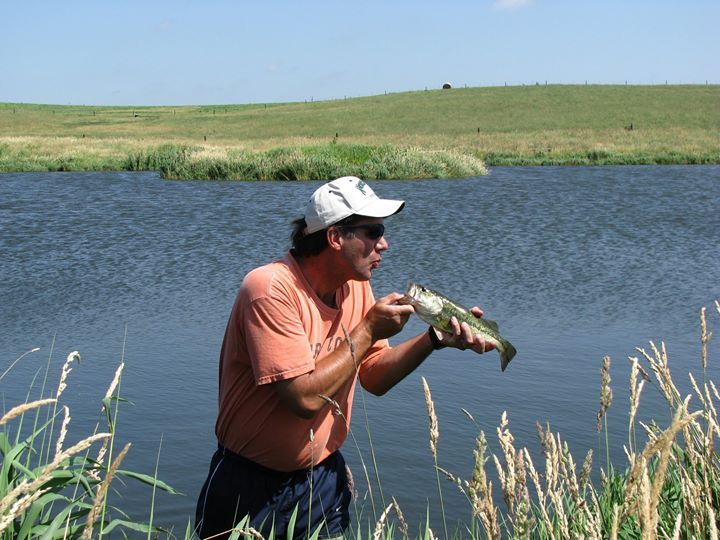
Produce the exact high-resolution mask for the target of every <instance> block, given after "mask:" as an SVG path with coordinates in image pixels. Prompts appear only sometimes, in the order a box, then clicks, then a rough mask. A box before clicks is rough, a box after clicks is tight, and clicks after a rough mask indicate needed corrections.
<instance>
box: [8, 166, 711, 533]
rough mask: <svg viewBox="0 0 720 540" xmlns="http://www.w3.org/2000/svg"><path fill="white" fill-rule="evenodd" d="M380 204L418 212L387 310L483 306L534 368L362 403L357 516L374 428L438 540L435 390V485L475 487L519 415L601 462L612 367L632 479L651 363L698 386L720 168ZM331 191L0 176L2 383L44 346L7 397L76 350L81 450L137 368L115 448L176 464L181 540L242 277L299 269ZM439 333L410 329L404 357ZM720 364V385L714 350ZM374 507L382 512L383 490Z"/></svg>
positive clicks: (499, 176) (614, 441)
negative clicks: (647, 354) (308, 226)
mask: <svg viewBox="0 0 720 540" xmlns="http://www.w3.org/2000/svg"><path fill="white" fill-rule="evenodd" d="M371 184H372V185H373V187H374V188H375V189H376V191H377V192H378V193H379V194H380V195H381V196H383V197H390V198H402V199H405V200H406V201H407V206H406V209H405V210H404V211H403V212H402V213H400V214H399V215H397V216H394V217H392V218H389V219H388V220H387V222H386V224H387V234H386V237H387V239H388V241H389V243H390V250H389V251H388V252H387V254H386V256H385V257H384V259H383V263H382V267H381V268H380V269H379V270H378V271H377V272H376V273H375V276H374V278H373V283H374V289H375V292H376V296H378V297H379V296H383V295H385V294H387V293H389V292H392V291H402V290H404V288H405V286H406V285H407V283H408V282H409V281H411V280H413V281H419V282H421V283H423V284H425V285H428V286H430V287H433V288H436V289H438V290H440V291H443V292H444V293H446V294H447V295H449V296H451V297H453V298H456V299H457V300H459V301H461V302H463V303H465V304H468V305H474V304H475V305H479V306H481V307H482V308H483V309H485V311H486V316H487V317H489V318H492V319H494V320H496V321H498V322H499V323H500V327H501V330H502V332H503V334H504V335H506V336H507V337H508V338H509V339H511V340H512V342H513V343H514V344H515V346H516V348H517V349H518V355H517V357H516V358H515V359H514V360H513V362H512V363H511V364H510V367H509V368H508V370H507V371H506V372H505V373H501V372H500V369H499V360H498V356H497V353H495V352H490V353H487V354H486V355H484V356H477V355H474V354H472V353H470V352H460V351H456V350H448V349H444V350H441V351H438V352H436V353H434V354H433V355H432V356H431V357H430V358H429V359H428V360H426V361H425V363H424V364H423V365H422V366H421V367H420V368H419V369H418V370H417V371H416V372H415V373H413V374H412V375H411V376H409V377H408V378H407V379H406V380H405V381H403V382H402V383H401V384H399V385H398V386H397V387H396V388H394V389H393V390H392V391H391V392H390V393H389V394H388V395H387V396H385V397H383V398H376V397H373V396H370V395H367V394H363V396H364V397H362V398H361V397H360V396H358V398H357V399H356V403H357V408H356V411H355V417H354V420H353V426H352V430H353V434H354V436H355V439H356V441H357V444H356V443H355V442H354V441H353V440H352V439H349V440H348V441H347V443H346V444H345V453H346V456H347V458H348V461H349V462H350V465H351V466H352V469H353V471H354V474H355V478H356V481H357V484H358V489H359V491H360V499H359V500H358V503H357V504H358V511H361V512H362V514H363V516H364V517H366V518H367V517H369V516H371V515H372V510H371V508H370V505H369V502H368V499H367V498H365V499H364V507H363V506H362V505H363V497H364V496H365V494H366V484H365V481H364V476H365V474H364V472H363V468H362V461H364V462H365V463H366V464H368V466H369V464H370V463H371V457H370V451H369V447H368V441H367V439H368V437H367V429H366V424H365V422H366V420H365V419H366V417H367V424H368V425H369V431H370V433H371V436H372V442H373V448H374V451H375V455H376V459H377V463H378V465H379V469H380V475H381V483H382V493H383V495H384V497H385V499H389V497H390V496H391V495H394V496H395V497H396V498H397V500H398V502H399V503H400V505H401V507H402V509H403V511H404V513H405V515H406V518H407V519H408V521H409V522H410V523H411V524H412V525H413V526H414V525H415V524H419V523H421V522H424V515H425V511H426V508H427V507H428V505H429V506H430V509H431V510H430V511H431V520H432V521H431V526H432V528H433V530H436V531H437V530H441V529H440V527H441V526H442V525H441V523H440V521H439V504H438V501H437V500H438V493H437V486H436V480H435V472H434V470H433V460H432V456H431V454H430V451H429V448H428V443H427V415H426V411H425V406H424V401H423V393H422V385H421V381H420V377H421V376H424V377H425V378H426V379H427V380H428V383H429V384H430V387H431V389H432V392H433V398H434V400H435V406H436V409H437V412H438V415H439V421H440V441H439V461H440V465H441V466H442V467H444V468H446V469H447V470H449V471H451V472H453V473H454V474H456V475H458V476H461V477H463V478H469V477H470V474H471V471H472V465H473V463H472V450H473V448H474V440H475V437H476V435H477V433H478V430H479V429H483V430H484V431H485V432H486V434H487V435H488V439H489V442H490V444H491V450H492V451H494V452H498V445H497V439H496V436H495V429H496V426H497V424H498V422H499V419H500V416H501V414H502V412H503V411H507V412H508V415H509V418H510V428H511V430H512V431H513V434H514V435H515V439H516V443H517V445H518V446H529V447H530V448H531V449H532V451H533V454H534V455H537V451H538V444H537V438H536V435H535V429H536V428H535V424H536V422H540V423H542V424H546V423H549V424H550V426H551V427H552V429H554V430H558V431H560V432H561V433H562V435H563V437H564V438H565V439H566V440H568V441H569V443H570V447H571V450H572V451H573V452H574V454H575V456H576V461H580V460H582V458H583V457H584V455H585V452H586V451H587V450H588V449H594V450H595V451H596V456H597V454H598V452H597V450H598V435H597V432H596V429H595V415H596V412H597V409H598V403H599V368H600V365H601V360H602V358H603V356H605V355H609V356H610V357H611V358H612V362H613V379H614V383H613V384H614V387H615V403H614V404H613V407H612V408H611V412H610V415H609V423H610V426H611V433H612V437H611V445H612V448H613V453H614V455H615V456H616V457H617V459H618V460H620V461H619V462H620V463H622V454H621V448H622V444H623V442H624V441H625V440H626V437H627V431H626V428H625V427H624V426H625V423H626V421H627V390H626V388H627V380H628V372H629V370H628V365H629V363H628V360H627V357H628V356H634V355H636V354H637V352H636V351H635V347H637V346H641V347H647V346H648V342H649V341H650V340H653V341H655V342H656V343H659V342H660V341H661V340H665V341H666V342H667V345H668V350H669V353H670V358H671V367H672V370H673V374H675V376H676V378H677V379H678V381H679V382H680V383H681V386H683V387H684V388H687V378H686V374H687V372H688V371H690V370H693V371H695V372H696V373H700V372H701V370H700V368H699V358H700V346H699V324H698V313H699V310H700V308H701V307H702V306H708V307H710V306H712V302H713V300H714V299H717V298H720V254H719V253H720V252H719V251H718V240H720V233H719V232H718V231H720V212H718V208H720V167H718V166H671V167H612V168H605V167H599V168H583V167H578V168H552V167H548V168H497V169H493V170H492V171H491V174H490V176H488V177H483V178H475V179H464V180H430V181H388V182H374V183H372V182H371ZM318 185H319V183H316V182H308V183H242V182H168V181H163V180H161V179H160V178H159V177H158V176H157V175H155V174H144V173H132V174H130V173H82V174H78V173H40V174H35V173H28V174H4V175H0V231H1V234H0V260H1V261H2V264H1V266H0V298H2V306H3V309H2V310H0V368H1V369H2V370H4V369H5V367H6V366H8V365H9V364H10V363H11V362H12V361H13V360H15V359H16V358H17V357H18V356H20V355H21V354H22V353H23V352H25V351H26V350H28V349H30V348H32V347H36V346H37V347H41V351H40V352H38V353H35V354H33V355H30V356H29V357H27V358H25V359H23V360H22V361H21V362H20V363H19V364H18V365H17V366H16V367H15V369H13V371H12V372H11V373H10V374H9V375H8V376H7V377H6V378H5V379H3V380H2V382H0V392H1V393H2V394H3V399H4V407H5V408H6V409H7V408H9V407H10V406H12V405H14V404H15V403H17V402H19V401H24V400H25V399H26V391H27V387H28V385H29V381H30V380H31V378H32V377H33V375H34V374H35V373H37V372H38V371H39V370H41V369H42V368H43V367H44V365H45V363H46V362H47V359H48V358H50V359H51V362H52V366H53V367H52V371H51V373H52V374H53V376H54V379H53V382H52V385H56V384H57V374H58V373H59V370H60V366H61V365H62V363H63V361H64V359H65V357H66V356H67V354H68V353H69V352H70V351H73V350H79V351H80V353H81V355H82V362H81V364H80V365H77V366H75V368H74V370H73V372H72V373H71V376H70V380H69V389H68V391H67V393H66V396H65V397H66V398H67V402H68V403H69V404H70V407H71V413H72V424H71V425H72V430H71V437H72V436H73V433H74V440H77V439H80V438H82V437H84V436H85V435H86V434H88V433H89V432H90V431H91V430H92V428H93V427H94V425H95V423H96V421H97V419H98V412H99V408H100V399H101V398H102V396H103V395H104V393H105V390H106V388H107V386H108V384H109V383H110V380H111V379H112V376H113V374H114V372H115V369H116V368H117V365H118V364H119V362H120V360H121V358H122V359H124V361H125V364H126V369H125V375H124V378H123V381H122V385H121V390H120V391H121V395H122V396H123V397H125V398H126V399H128V400H129V401H130V403H128V404H125V405H123V406H122V408H121V414H120V420H119V424H120V425H119V440H120V441H123V442H124V441H132V443H133V448H132V450H131V452H130V454H129V455H128V458H127V459H126V462H125V463H124V465H125V467H126V468H129V469H135V470H139V471H142V472H146V473H148V474H152V472H153V470H154V468H155V461H156V458H157V454H158V451H159V452H160V461H159V476H160V477H161V478H162V479H163V480H165V481H167V482H169V483H170V484H172V485H173V486H175V487H176V488H177V489H179V490H180V491H182V492H184V493H185V494H186V496H184V497H169V496H161V497H160V499H159V500H158V503H157V504H156V510H155V519H156V522H158V523H162V524H165V525H167V526H172V527H174V528H175V530H176V531H177V532H178V535H179V536H182V533H183V531H184V528H185V525H186V523H187V519H188V518H189V517H190V516H191V515H192V513H193V510H194V504H195V497H196V494H197V492H198V490H199V488H200V485H201V483H202V481H203V480H204V477H205V475H206V472H207V466H208V463H209V458H210V455H211V454H212V451H213V448H214V445H215V441H214V436H213V423H214V418H215V413H216V407H217V357H218V350H219V347H220V343H221V340H222V336H223V331H224V328H225V323H226V319H227V316H228V314H229V311H230V307H231V305H232V302H233V300H234V297H235V294H236V292H237V289H238V286H239V284H240V282H241V280H242V278H243V276H244V275H245V273H246V272H247V271H248V270H250V269H251V268H253V267H255V266H257V265H260V264H263V263H265V262H269V261H271V260H273V259H275V258H278V257H280V256H282V255H283V253H284V251H285V250H286V249H287V247H288V245H289V240H288V235H289V231H290V225H289V224H290V222H291V221H292V219H294V218H295V217H297V215H298V213H299V211H300V209H301V207H302V204H303V202H304V201H305V200H307V198H308V197H309V195H310V194H311V193H312V191H313V190H314V189H315V188H316V187H317V186H318ZM711 313H712V312H711ZM718 318H719V317H718V316H717V314H713V315H712V316H711V324H712V323H714V325H715V326H714V329H715V330H716V334H717V333H719V332H720V328H718V326H720V324H718ZM424 330H425V326H424V325H423V324H422V323H421V322H420V321H419V320H418V319H416V318H413V319H411V321H410V322H409V323H408V325H407V326H406V328H405V329H404V331H403V332H402V333H401V334H400V335H399V336H398V337H397V338H396V339H394V340H392V342H393V343H397V342H399V341H400V340H402V339H406V338H409V337H411V336H412V335H414V334H416V333H419V332H422V331H424ZM711 345H712V346H711V365H710V366H709V372H710V375H711V376H717V374H718V368H717V367H716V366H717V361H718V360H720V356H719V355H718V354H717V353H718V350H717V340H716V341H715V342H713V343H712V344H711ZM713 355H714V356H713ZM713 358H714V360H715V361H716V363H715V364H713V363H712V359H713ZM643 403H644V406H645V407H646V413H647V414H648V415H652V416H654V417H656V418H658V419H659V420H660V421H662V420H664V419H666V418H667V415H668V411H667V407H665V406H664V404H663V403H662V401H661V400H660V398H659V396H658V395H657V392H656V391H655V390H653V389H652V388H648V389H647V390H646V392H645V396H644V398H643ZM463 409H464V410H465V411H467V412H468V413H470V414H471V415H472V417H473V418H474V420H475V422H476V423H477V425H476V424H474V423H473V422H472V421H471V420H470V419H469V418H468V416H467V415H466V413H465V412H463ZM73 430H74V431H73ZM361 458H362V459H361ZM598 465H599V463H598V462H597V461H596V470H597V466H598ZM488 467H489V470H490V471H492V466H491V464H490V463H489V464H488ZM371 476H374V474H372V473H371ZM373 482H374V480H373ZM495 484H496V488H495V489H496V490H497V489H498V487H497V482H496V483H495ZM443 489H444V492H443V495H444V498H445V507H446V511H447V513H448V516H449V518H450V519H451V520H461V521H462V520H465V521H466V520H467V518H468V516H469V515H470V510H469V507H468V505H467V503H466V502H465V500H464V499H463V497H462V496H461V494H460V493H459V491H458V490H457V489H456V488H455V487H453V486H452V485H451V484H450V483H447V484H444V485H443ZM122 492H123V494H124V495H123V498H121V499H117V498H116V499H115V501H114V502H115V503H116V504H118V505H119V506H121V507H122V508H123V509H125V510H126V511H128V512H129V513H130V514H131V515H132V516H133V517H136V518H138V519H147V515H148V512H149V507H150V492H149V490H147V489H138V488H135V487H133V486H131V485H129V486H128V487H127V488H125V489H123V491H122ZM498 493H499V492H498ZM374 494H375V497H376V499H377V501H378V502H377V504H378V506H380V504H381V502H380V494H379V489H378V488H377V486H375V487H374Z"/></svg>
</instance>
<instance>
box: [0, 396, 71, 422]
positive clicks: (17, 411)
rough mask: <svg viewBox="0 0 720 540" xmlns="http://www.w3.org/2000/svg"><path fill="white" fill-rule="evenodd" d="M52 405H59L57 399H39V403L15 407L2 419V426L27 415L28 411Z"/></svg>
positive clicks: (0, 419) (34, 402) (33, 402)
mask: <svg viewBox="0 0 720 540" xmlns="http://www.w3.org/2000/svg"><path fill="white" fill-rule="evenodd" d="M50 403H57V399H55V398H48V399H38V400H37V401H31V402H30V403H23V404H22V405H17V406H16V407H13V408H12V409H10V410H9V411H8V412H7V413H5V414H4V415H3V417H2V418H0V426H2V425H4V424H7V423H8V422H9V421H10V420H12V419H14V418H17V417H18V416H21V415H23V414H25V413H26V412H27V411H31V410H33V409H37V408H38V407H42V406H43V405H49V404H50Z"/></svg>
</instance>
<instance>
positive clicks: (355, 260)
mask: <svg viewBox="0 0 720 540" xmlns="http://www.w3.org/2000/svg"><path fill="white" fill-rule="evenodd" d="M340 229H342V230H343V231H348V232H350V233H351V234H349V235H347V236H345V235H343V237H342V248H341V250H340V256H341V259H342V260H343V261H344V262H345V263H346V264H347V268H348V270H349V272H350V274H351V277H350V279H355V280H358V281H367V280H369V279H370V278H371V277H372V272H373V270H375V269H376V268H378V267H379V266H380V261H381V259H382V252H383V251H385V250H386V249H388V247H389V245H388V242H387V240H385V236H384V219H383V218H363V219H362V220H360V221H358V222H356V223H354V224H353V225H350V226H347V227H340Z"/></svg>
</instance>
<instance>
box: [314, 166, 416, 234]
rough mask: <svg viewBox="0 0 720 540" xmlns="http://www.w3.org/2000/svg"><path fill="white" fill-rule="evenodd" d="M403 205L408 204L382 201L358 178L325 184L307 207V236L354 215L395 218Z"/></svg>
mask: <svg viewBox="0 0 720 540" xmlns="http://www.w3.org/2000/svg"><path fill="white" fill-rule="evenodd" d="M404 206H405V201H395V200H392V199H381V198H380V197H378V196H377V195H375V192H374V191H373V190H372V189H370V186H368V185H367V184H366V183H365V182H364V181H362V180H360V179H359V178H357V177H355V176H343V177H342V178H338V179H336V180H333V181H332V182H328V183H327V184H323V185H322V186H320V187H319V188H318V189H316V190H315V193H313V194H312V197H310V201H308V204H307V207H305V216H304V217H305V223H306V224H307V227H306V228H305V234H312V233H314V232H317V231H320V230H322V229H325V228H326V227H329V226H330V225H334V224H335V223H337V222H338V221H340V220H343V219H345V218H346V217H348V216H352V215H353V214H357V215H359V216H367V217H382V218H384V217H388V216H392V215H393V214H397V213H398V212H399V211H400V210H402V209H403V207H404Z"/></svg>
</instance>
